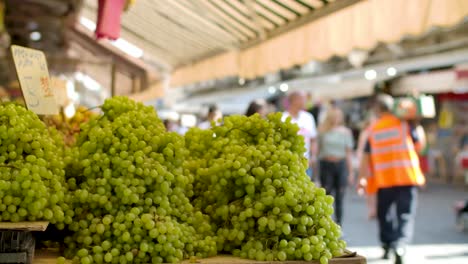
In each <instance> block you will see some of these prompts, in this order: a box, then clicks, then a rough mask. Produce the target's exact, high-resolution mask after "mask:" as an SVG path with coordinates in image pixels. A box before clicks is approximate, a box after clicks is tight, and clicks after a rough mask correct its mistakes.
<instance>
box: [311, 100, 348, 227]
mask: <svg viewBox="0 0 468 264" xmlns="http://www.w3.org/2000/svg"><path fill="white" fill-rule="evenodd" d="M352 149H353V136H352V133H351V130H350V129H348V128H347V127H345V126H344V125H343V112H342V111H341V110H340V109H339V108H337V107H333V108H331V109H329V110H328V111H327V114H326V117H325V120H324V122H323V123H322V125H321V126H320V128H319V158H320V181H321V184H322V187H324V188H325V190H326V191H327V194H330V195H332V196H333V197H334V198H335V216H336V222H337V223H338V224H339V225H341V223H342V218H343V199H344V194H345V190H346V186H347V184H348V181H349V182H350V183H351V184H352V182H353V181H354V176H353V167H352Z"/></svg>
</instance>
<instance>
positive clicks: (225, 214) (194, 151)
mask: <svg viewBox="0 0 468 264" xmlns="http://www.w3.org/2000/svg"><path fill="white" fill-rule="evenodd" d="M101 110H102V112H103V114H102V115H99V116H93V117H91V118H90V120H89V121H88V122H86V123H83V124H82V125H81V126H80V131H79V134H78V138H77V140H76V142H75V143H74V144H73V145H72V146H71V147H69V146H66V145H65V144H64V142H63V140H62V139H61V138H60V136H59V135H60V134H59V133H58V132H57V131H56V130H55V129H53V128H51V129H47V128H46V126H45V125H44V124H43V123H42V122H41V121H40V120H39V119H38V118H37V116H36V115H35V114H33V113H32V112H30V111H28V110H26V109H25V108H24V107H22V106H17V105H14V104H5V105H1V106H0V140H1V141H0V143H1V144H0V172H1V173H0V198H2V199H3V200H2V201H3V202H2V203H1V204H0V212H1V217H2V218H1V219H2V221H14V222H16V221H22V220H49V221H50V222H51V223H52V224H54V225H55V226H57V227H58V228H59V229H65V231H66V232H69V234H70V236H68V237H66V238H65V241H64V242H65V243H64V245H65V248H64V252H63V254H64V257H66V258H68V259H73V261H74V262H75V263H84V264H86V263H151V262H152V263H164V262H178V261H180V260H182V259H188V258H190V259H191V260H193V261H196V259H197V258H204V257H209V256H214V255H216V254H219V253H228V254H233V255H235V256H238V257H242V258H249V259H255V260H259V261H261V260H269V261H271V260H281V261H282V260H299V259H300V260H313V259H315V260H319V261H320V263H322V264H325V263H328V260H329V259H331V258H332V257H334V256H339V255H342V254H343V251H344V248H345V246H346V243H345V242H344V241H342V240H340V237H341V230H340V227H339V226H338V225H337V224H335V223H334V222H333V221H332V218H331V215H332V214H333V206H332V205H333V198H332V197H331V196H327V195H326V194H325V190H324V189H321V188H317V187H316V186H315V185H314V183H312V182H311V181H310V179H309V178H308V177H307V175H306V173H305V170H306V165H307V162H306V160H305V159H304V158H303V153H304V151H305V147H304V140H303V138H302V137H301V136H298V134H297V133H298V127H297V126H296V125H294V124H292V123H291V122H290V120H287V121H286V122H282V121H281V114H279V113H278V114H271V115H269V116H268V118H265V119H263V118H261V117H260V116H259V115H254V116H251V117H245V116H230V117H226V118H225V119H224V120H223V122H224V123H223V124H222V125H219V126H214V127H213V128H211V129H208V130H200V129H198V128H194V129H191V130H190V131H189V132H188V133H187V134H186V135H185V136H180V135H178V134H176V133H172V132H167V131H166V130H165V128H164V126H163V124H162V122H161V120H160V119H159V118H158V116H157V114H156V112H155V111H154V109H153V108H152V107H147V106H144V105H142V104H140V103H135V102H133V101H131V100H130V99H128V98H126V97H114V98H111V99H108V100H106V102H105V103H104V105H103V106H102V107H101ZM64 257H61V258H59V259H58V262H59V263H63V262H64V261H65V258H64Z"/></svg>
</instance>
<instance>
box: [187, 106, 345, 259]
mask: <svg viewBox="0 0 468 264" xmlns="http://www.w3.org/2000/svg"><path fill="white" fill-rule="evenodd" d="M185 140H186V146H187V148H188V149H189V151H190V155H189V157H190V159H189V160H187V161H186V162H185V164H184V168H185V169H186V170H187V171H190V172H191V173H192V174H194V175H195V181H194V193H195V196H194V200H193V204H194V206H195V207H196V208H198V209H199V210H201V211H203V212H204V213H206V214H208V215H209V216H210V218H211V222H212V224H214V225H216V227H217V230H216V234H217V243H218V251H224V252H231V253H232V254H233V255H235V256H239V257H242V258H249V259H256V260H258V261H262V260H268V261H272V260H281V261H283V260H307V261H308V260H313V259H314V260H319V261H320V263H321V264H325V263H328V260H329V259H331V258H332V257H334V256H340V255H342V254H343V251H344V248H345V246H346V243H345V242H344V241H343V240H340V237H341V229H340V227H339V226H338V225H337V224H336V223H334V222H333V220H332V218H331V216H332V214H333V206H332V205H333V197H331V196H327V195H326V194H325V190H324V189H322V188H317V187H316V186H315V185H314V183H313V182H311V181H310V179H309V178H308V176H307V175H306V165H307V161H306V160H305V159H304V158H303V153H304V151H305V148H304V139H303V138H302V137H301V136H298V127H297V126H296V125H294V124H292V123H291V122H290V120H287V121H286V122H282V121H281V113H276V114H271V115H269V116H268V118H267V119H262V118H261V117H260V116H259V115H254V116H252V117H245V116H230V117H227V118H225V119H224V124H223V125H220V126H215V127H213V128H212V129H209V130H199V129H193V130H190V131H189V132H188V133H187V134H186V136H185Z"/></svg>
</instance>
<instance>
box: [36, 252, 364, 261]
mask: <svg viewBox="0 0 468 264" xmlns="http://www.w3.org/2000/svg"><path fill="white" fill-rule="evenodd" d="M58 256H59V253H58V251H56V250H52V251H50V250H46V251H44V250H38V251H36V257H35V258H34V264H55V263H57V257H58ZM67 263H71V261H67ZM182 263H183V264H189V263H191V262H190V261H189V260H184V261H183V262H182ZM196 263H199V264H216V263H218V264H318V263H319V262H318V261H256V260H249V259H241V258H237V257H233V256H229V255H221V256H216V257H211V258H206V259H199V260H197V262H196ZM329 263H330V264H366V263H367V262H366V259H365V258H364V257H362V256H359V255H356V256H354V257H343V258H334V259H331V260H330V261H329Z"/></svg>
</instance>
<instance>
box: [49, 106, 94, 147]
mask: <svg viewBox="0 0 468 264" xmlns="http://www.w3.org/2000/svg"><path fill="white" fill-rule="evenodd" d="M93 116H96V114H95V113H93V112H92V111H90V110H89V109H87V108H85V107H83V106H80V107H78V108H77V109H76V112H75V114H74V115H73V116H72V117H71V118H68V117H66V116H65V114H64V113H63V112H62V113H60V114H58V115H54V116H45V117H43V121H44V123H45V124H46V125H47V126H49V127H54V128H55V129H56V130H58V131H59V133H61V134H62V136H63V140H64V142H65V144H66V145H67V146H73V145H74V144H75V142H76V138H77V137H78V135H79V132H80V125H81V124H83V123H86V122H88V121H89V120H90V119H91V118H92V117H93Z"/></svg>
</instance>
